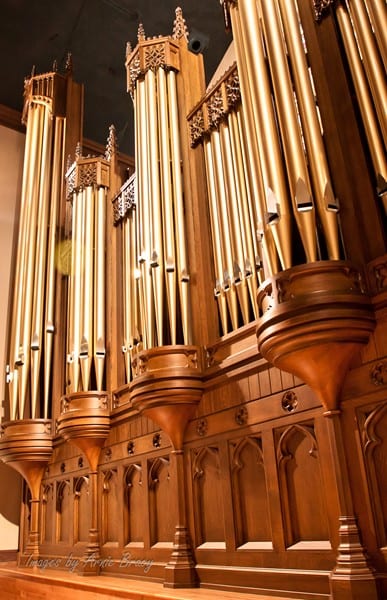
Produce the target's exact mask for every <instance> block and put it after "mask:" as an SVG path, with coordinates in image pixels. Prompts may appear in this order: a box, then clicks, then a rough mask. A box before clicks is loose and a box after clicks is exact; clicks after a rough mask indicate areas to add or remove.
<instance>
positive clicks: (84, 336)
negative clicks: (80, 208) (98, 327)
mask: <svg viewBox="0 0 387 600" xmlns="http://www.w3.org/2000/svg"><path fill="white" fill-rule="evenodd" d="M94 195H95V192H94V188H93V186H91V185H89V186H87V187H86V189H85V197H84V202H85V207H84V208H85V211H84V219H85V221H84V230H83V239H82V242H81V243H82V248H83V250H84V263H83V269H82V279H83V294H82V300H81V310H82V313H83V314H82V329H81V331H80V336H81V338H80V367H81V373H82V389H83V390H85V391H87V390H88V389H89V381H90V371H91V364H92V339H93V337H92V336H93V281H94V277H96V276H97V273H95V276H94V265H93V247H94V201H95V198H94ZM94 320H95V319H94Z"/></svg>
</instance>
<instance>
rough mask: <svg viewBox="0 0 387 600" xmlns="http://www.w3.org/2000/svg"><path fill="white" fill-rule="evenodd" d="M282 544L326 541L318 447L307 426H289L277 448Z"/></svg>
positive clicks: (313, 433)
mask: <svg viewBox="0 0 387 600" xmlns="http://www.w3.org/2000/svg"><path fill="white" fill-rule="evenodd" d="M277 460H278V467H279V480H280V481H279V482H280V493H281V499H282V512H283V518H284V525H285V539H286V544H287V545H288V546H291V545H293V544H296V543H298V542H301V541H303V542H305V541H321V540H328V539H329V532H328V522H327V513H326V505H325V499H324V498H325V497H324V486H323V482H322V476H321V472H320V464H319V455H318V445H317V439H316V436H315V432H314V428H313V426H312V425H311V424H303V425H299V424H297V425H291V426H289V427H287V428H286V429H285V430H284V431H283V432H282V434H281V435H280V438H279V442H278V446H277Z"/></svg>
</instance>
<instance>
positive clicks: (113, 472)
mask: <svg viewBox="0 0 387 600" xmlns="http://www.w3.org/2000/svg"><path fill="white" fill-rule="evenodd" d="M119 498H120V493H119V482H118V473H117V469H116V468H113V469H109V470H107V471H104V472H103V479H102V506H101V509H102V510H101V537H102V543H103V544H105V545H106V544H109V546H118V542H119V539H118V538H119V529H120V524H119V520H118V515H119V514H120V508H119Z"/></svg>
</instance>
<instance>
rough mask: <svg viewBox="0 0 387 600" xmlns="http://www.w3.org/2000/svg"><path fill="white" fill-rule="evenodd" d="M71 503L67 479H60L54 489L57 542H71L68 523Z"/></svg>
mask: <svg viewBox="0 0 387 600" xmlns="http://www.w3.org/2000/svg"><path fill="white" fill-rule="evenodd" d="M71 512H72V502H71V486H70V480H69V479H62V481H59V482H58V484H57V487H56V532H55V537H56V541H57V542H67V543H70V542H71V535H70V534H71V531H70V527H69V522H70V519H71Z"/></svg>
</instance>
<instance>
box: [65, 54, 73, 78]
mask: <svg viewBox="0 0 387 600" xmlns="http://www.w3.org/2000/svg"><path fill="white" fill-rule="evenodd" d="M65 71H66V73H68V74H69V75H71V74H72V72H73V55H72V54H71V52H68V53H67V58H66V65H65Z"/></svg>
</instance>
